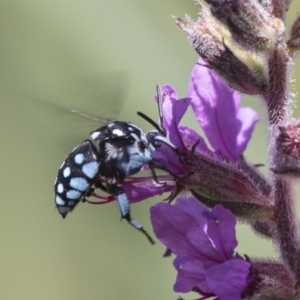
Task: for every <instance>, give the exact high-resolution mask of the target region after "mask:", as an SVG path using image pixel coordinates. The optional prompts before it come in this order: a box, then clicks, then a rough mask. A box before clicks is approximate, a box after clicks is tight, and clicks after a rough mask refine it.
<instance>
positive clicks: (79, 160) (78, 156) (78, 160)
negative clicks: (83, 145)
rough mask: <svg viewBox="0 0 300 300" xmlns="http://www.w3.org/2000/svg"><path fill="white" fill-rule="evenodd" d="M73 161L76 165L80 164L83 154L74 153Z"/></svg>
mask: <svg viewBox="0 0 300 300" xmlns="http://www.w3.org/2000/svg"><path fill="white" fill-rule="evenodd" d="M74 161H75V163H76V164H78V165H80V164H82V163H83V161H84V155H83V154H82V153H78V154H76V155H75V157H74Z"/></svg>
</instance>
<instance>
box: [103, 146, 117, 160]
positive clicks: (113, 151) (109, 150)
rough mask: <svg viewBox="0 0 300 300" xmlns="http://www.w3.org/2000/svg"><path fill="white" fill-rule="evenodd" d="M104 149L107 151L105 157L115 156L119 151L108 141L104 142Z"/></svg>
mask: <svg viewBox="0 0 300 300" xmlns="http://www.w3.org/2000/svg"><path fill="white" fill-rule="evenodd" d="M105 151H106V153H107V159H112V158H117V157H118V154H119V151H118V149H117V148H116V147H115V146H113V145H112V144H110V143H106V144H105Z"/></svg>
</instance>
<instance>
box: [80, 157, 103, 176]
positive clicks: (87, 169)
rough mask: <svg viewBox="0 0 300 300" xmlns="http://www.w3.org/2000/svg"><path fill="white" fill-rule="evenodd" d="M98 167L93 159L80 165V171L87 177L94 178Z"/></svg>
mask: <svg viewBox="0 0 300 300" xmlns="http://www.w3.org/2000/svg"><path fill="white" fill-rule="evenodd" d="M98 169H99V164H98V163H97V162H95V161H92V162H89V163H87V164H85V165H83V166H82V172H83V173H84V174H85V175H86V176H87V177H89V178H94V177H95V175H96V174H97V172H98Z"/></svg>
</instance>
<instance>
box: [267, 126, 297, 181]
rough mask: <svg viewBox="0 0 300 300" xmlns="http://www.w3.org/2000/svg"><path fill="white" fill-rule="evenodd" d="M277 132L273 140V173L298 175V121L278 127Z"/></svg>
mask: <svg viewBox="0 0 300 300" xmlns="http://www.w3.org/2000/svg"><path fill="white" fill-rule="evenodd" d="M278 129H279V134H278V136H277V138H276V142H275V148H276V149H275V154H274V166H272V170H273V172H275V173H278V174H282V175H288V176H293V177H297V178H298V177H300V123H298V122H294V123H293V124H289V125H287V126H281V127H279V128H278Z"/></svg>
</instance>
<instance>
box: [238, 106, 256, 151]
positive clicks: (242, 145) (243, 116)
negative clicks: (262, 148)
mask: <svg viewBox="0 0 300 300" xmlns="http://www.w3.org/2000/svg"><path fill="white" fill-rule="evenodd" d="M237 119H238V120H239V121H240V124H241V126H240V129H239V132H238V136H237V151H238V152H239V153H242V152H243V151H244V150H245V149H246V147H247V144H248V142H249V140H250V138H251V135H252V132H253V130H254V126H255V124H256V123H257V122H258V121H259V118H258V114H257V113H256V111H255V110H253V109H252V108H250V107H241V108H240V109H239V110H238V113H237Z"/></svg>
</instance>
